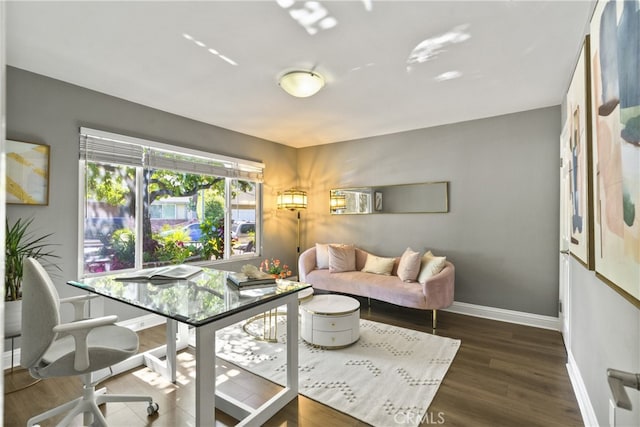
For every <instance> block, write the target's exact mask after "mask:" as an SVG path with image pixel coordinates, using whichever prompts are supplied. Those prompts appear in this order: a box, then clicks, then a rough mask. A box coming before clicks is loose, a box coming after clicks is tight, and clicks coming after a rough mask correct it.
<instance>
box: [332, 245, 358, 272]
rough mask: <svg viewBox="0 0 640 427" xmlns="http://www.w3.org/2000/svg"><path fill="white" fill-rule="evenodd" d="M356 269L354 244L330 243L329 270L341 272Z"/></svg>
mask: <svg viewBox="0 0 640 427" xmlns="http://www.w3.org/2000/svg"><path fill="white" fill-rule="evenodd" d="M355 269H356V249H355V247H354V246H353V245H329V272H330V273H341V272H343V271H353V270H355Z"/></svg>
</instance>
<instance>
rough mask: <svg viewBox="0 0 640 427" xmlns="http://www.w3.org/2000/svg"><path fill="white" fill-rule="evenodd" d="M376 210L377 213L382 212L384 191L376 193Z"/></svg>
mask: <svg viewBox="0 0 640 427" xmlns="http://www.w3.org/2000/svg"><path fill="white" fill-rule="evenodd" d="M374 209H375V211H376V212H381V211H382V191H376V192H375V206H374Z"/></svg>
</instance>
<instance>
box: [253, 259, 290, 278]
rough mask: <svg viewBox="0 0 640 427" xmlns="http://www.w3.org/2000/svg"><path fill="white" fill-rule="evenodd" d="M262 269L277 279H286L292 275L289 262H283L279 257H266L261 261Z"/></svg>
mask: <svg viewBox="0 0 640 427" xmlns="http://www.w3.org/2000/svg"><path fill="white" fill-rule="evenodd" d="M260 271H264V272H266V273H269V274H271V275H272V276H273V277H275V278H276V279H284V278H285V277H289V276H291V270H289V266H288V265H287V264H282V263H281V262H280V260H279V259H273V258H271V260H269V259H265V260H264V261H262V262H261V263H260Z"/></svg>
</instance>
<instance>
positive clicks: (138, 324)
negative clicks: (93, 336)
mask: <svg viewBox="0 0 640 427" xmlns="http://www.w3.org/2000/svg"><path fill="white" fill-rule="evenodd" d="M165 322H166V319H165V318H164V317H162V316H158V315H157V314H146V315H144V316H140V317H134V318H133V319H128V320H123V321H122V322H118V323H117V324H118V325H119V326H124V327H125V328H129V329H131V330H134V331H140V330H142V329H147V328H151V327H154V326H158V325H163V324H164V323H165ZM19 340H20V338H16V341H17V343H16V344H18V345H19V344H20V341H19ZM6 342H10V340H7V341H6ZM9 346H10V344H9V345H6V346H5V350H8V351H5V352H4V353H3V355H2V368H3V370H4V369H10V368H11V347H9ZM13 366H14V367H18V366H20V348H15V349H13Z"/></svg>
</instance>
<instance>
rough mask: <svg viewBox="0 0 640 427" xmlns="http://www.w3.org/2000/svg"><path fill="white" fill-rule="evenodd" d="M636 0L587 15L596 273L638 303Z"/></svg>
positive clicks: (639, 3)
mask: <svg viewBox="0 0 640 427" xmlns="http://www.w3.org/2000/svg"><path fill="white" fill-rule="evenodd" d="M639 10H640V0H627V1H622V0H619V1H617V0H607V1H599V2H598V3H597V5H596V9H595V11H594V14H593V18H592V20H591V28H590V30H591V74H592V79H591V81H592V95H593V97H592V119H591V120H592V123H593V132H594V141H593V143H594V146H593V188H594V219H595V223H594V234H595V235H594V242H595V253H594V255H595V257H594V258H595V270H596V275H597V276H598V277H599V278H600V279H601V280H603V281H604V282H605V283H607V284H609V285H610V286H611V287H612V288H613V289H615V290H617V291H618V292H619V293H620V294H622V295H623V296H624V297H625V298H627V299H628V300H629V301H631V302H632V303H634V304H635V305H636V306H637V307H639V308H640V74H639V73H640V58H639V52H640V26H639V25H638V14H639V13H640V12H638V11H639Z"/></svg>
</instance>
